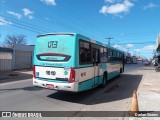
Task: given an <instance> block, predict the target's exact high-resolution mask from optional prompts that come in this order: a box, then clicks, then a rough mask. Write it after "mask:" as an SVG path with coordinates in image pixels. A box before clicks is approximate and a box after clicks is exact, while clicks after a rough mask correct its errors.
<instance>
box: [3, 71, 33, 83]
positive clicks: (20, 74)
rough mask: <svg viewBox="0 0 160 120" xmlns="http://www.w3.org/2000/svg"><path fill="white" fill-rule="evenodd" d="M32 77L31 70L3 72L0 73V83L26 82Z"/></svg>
mask: <svg viewBox="0 0 160 120" xmlns="http://www.w3.org/2000/svg"><path fill="white" fill-rule="evenodd" d="M32 77H33V75H32V71H31V70H23V71H4V72H1V73H0V83H6V82H13V81H19V80H26V79H31V78H32Z"/></svg>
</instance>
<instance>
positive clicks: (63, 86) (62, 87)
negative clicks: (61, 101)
mask: <svg viewBox="0 0 160 120" xmlns="http://www.w3.org/2000/svg"><path fill="white" fill-rule="evenodd" d="M33 85H34V86H38V87H43V88H47V89H53V90H58V91H71V92H78V82H73V83H62V82H48V81H43V80H39V79H35V78H33Z"/></svg>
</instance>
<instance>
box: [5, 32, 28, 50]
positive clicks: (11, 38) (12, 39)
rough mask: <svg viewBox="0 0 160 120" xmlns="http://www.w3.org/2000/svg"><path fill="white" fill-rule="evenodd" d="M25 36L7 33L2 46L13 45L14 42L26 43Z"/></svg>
mask: <svg viewBox="0 0 160 120" xmlns="http://www.w3.org/2000/svg"><path fill="white" fill-rule="evenodd" d="M26 43H27V42H26V36H25V35H22V34H20V35H7V36H6V38H5V41H4V43H3V46H10V47H13V46H14V45H15V44H26Z"/></svg>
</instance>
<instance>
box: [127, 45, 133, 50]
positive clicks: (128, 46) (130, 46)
mask: <svg viewBox="0 0 160 120" xmlns="http://www.w3.org/2000/svg"><path fill="white" fill-rule="evenodd" d="M132 47H134V45H133V44H127V45H126V48H127V49H130V48H132Z"/></svg>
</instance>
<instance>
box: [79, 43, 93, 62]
mask: <svg viewBox="0 0 160 120" xmlns="http://www.w3.org/2000/svg"><path fill="white" fill-rule="evenodd" d="M79 51H80V54H79V55H80V56H79V57H80V59H79V60H80V64H89V63H91V45H90V44H89V43H88V42H85V41H80V48H79Z"/></svg>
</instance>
